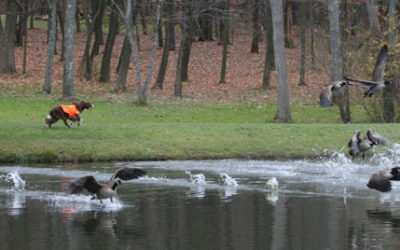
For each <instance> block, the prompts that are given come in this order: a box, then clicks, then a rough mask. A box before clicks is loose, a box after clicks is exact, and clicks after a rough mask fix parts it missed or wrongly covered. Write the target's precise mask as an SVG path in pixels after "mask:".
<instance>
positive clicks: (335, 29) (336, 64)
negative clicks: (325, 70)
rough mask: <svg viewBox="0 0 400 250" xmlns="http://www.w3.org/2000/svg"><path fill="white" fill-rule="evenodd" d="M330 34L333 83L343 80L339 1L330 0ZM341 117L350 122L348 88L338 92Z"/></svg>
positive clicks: (345, 121)
mask: <svg viewBox="0 0 400 250" xmlns="http://www.w3.org/2000/svg"><path fill="white" fill-rule="evenodd" d="M328 10H329V33H330V50H331V78H332V81H338V80H342V79H343V55H342V38H341V34H340V19H339V17H340V8H339V0H329V4H328ZM338 102H339V103H338V104H339V110H340V117H341V119H342V121H343V122H344V123H347V122H350V104H349V95H348V90H347V88H342V89H341V90H340V91H338Z"/></svg>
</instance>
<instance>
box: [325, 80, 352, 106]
mask: <svg viewBox="0 0 400 250" xmlns="http://www.w3.org/2000/svg"><path fill="white" fill-rule="evenodd" d="M345 85H354V83H352V82H349V81H334V82H332V83H330V84H328V85H326V86H325V87H324V88H323V89H322V92H321V94H320V95H319V105H320V106H321V107H329V106H332V105H333V102H332V92H334V91H337V90H339V89H341V88H342V87H343V86H345Z"/></svg>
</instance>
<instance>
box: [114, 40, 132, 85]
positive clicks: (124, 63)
mask: <svg viewBox="0 0 400 250" xmlns="http://www.w3.org/2000/svg"><path fill="white" fill-rule="evenodd" d="M131 54H132V51H131V47H130V45H129V40H128V37H127V36H125V39H124V43H123V45H122V50H121V55H120V57H119V63H118V67H117V79H116V81H115V85H114V91H125V90H126V76H127V74H128V69H129V62H130V60H131Z"/></svg>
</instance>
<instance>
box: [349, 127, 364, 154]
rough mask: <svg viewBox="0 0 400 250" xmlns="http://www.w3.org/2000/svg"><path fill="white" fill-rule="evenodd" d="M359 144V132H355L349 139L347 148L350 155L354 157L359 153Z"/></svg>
mask: <svg viewBox="0 0 400 250" xmlns="http://www.w3.org/2000/svg"><path fill="white" fill-rule="evenodd" d="M360 142H361V136H360V131H357V132H355V133H354V134H353V136H352V137H351V139H350V141H349V143H348V146H349V148H350V151H349V153H350V155H351V156H353V157H355V156H356V155H357V154H358V153H359V152H360V147H359V146H358V144H359V143H360Z"/></svg>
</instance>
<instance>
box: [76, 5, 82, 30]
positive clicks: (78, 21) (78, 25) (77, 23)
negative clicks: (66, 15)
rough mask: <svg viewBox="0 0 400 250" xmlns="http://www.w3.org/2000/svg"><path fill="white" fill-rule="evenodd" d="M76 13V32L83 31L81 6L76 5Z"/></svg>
mask: <svg viewBox="0 0 400 250" xmlns="http://www.w3.org/2000/svg"><path fill="white" fill-rule="evenodd" d="M76 8H77V9H76V14H75V25H76V32H78V33H80V32H81V19H80V18H79V11H78V10H79V7H78V6H76Z"/></svg>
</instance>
